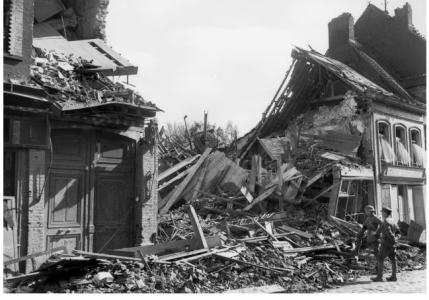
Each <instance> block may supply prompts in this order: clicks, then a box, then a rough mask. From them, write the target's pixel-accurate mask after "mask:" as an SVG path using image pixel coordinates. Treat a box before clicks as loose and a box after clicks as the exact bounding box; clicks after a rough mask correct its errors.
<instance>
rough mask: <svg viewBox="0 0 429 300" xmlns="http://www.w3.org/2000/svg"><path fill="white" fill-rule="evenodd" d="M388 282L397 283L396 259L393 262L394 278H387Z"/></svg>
mask: <svg viewBox="0 0 429 300" xmlns="http://www.w3.org/2000/svg"><path fill="white" fill-rule="evenodd" d="M386 279H387V280H388V281H396V280H397V278H396V259H395V260H393V261H392V276H390V277H388V278H386Z"/></svg>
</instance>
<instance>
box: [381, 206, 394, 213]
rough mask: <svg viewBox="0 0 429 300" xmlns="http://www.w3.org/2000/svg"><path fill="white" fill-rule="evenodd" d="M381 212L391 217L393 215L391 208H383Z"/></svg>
mask: <svg viewBox="0 0 429 300" xmlns="http://www.w3.org/2000/svg"><path fill="white" fill-rule="evenodd" d="M381 212H385V213H388V214H389V215H391V214H392V210H391V209H390V208H388V207H383V208H382V209H381Z"/></svg>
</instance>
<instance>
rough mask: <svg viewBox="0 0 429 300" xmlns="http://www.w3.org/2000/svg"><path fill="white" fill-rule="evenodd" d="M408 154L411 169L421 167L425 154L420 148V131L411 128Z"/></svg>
mask: <svg viewBox="0 0 429 300" xmlns="http://www.w3.org/2000/svg"><path fill="white" fill-rule="evenodd" d="M410 142H411V143H410V153H411V162H412V166H413V167H423V166H424V157H425V153H424V150H423V147H422V139H421V135H420V130H419V129H417V128H412V129H411V130H410Z"/></svg>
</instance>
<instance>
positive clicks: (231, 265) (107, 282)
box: [5, 203, 426, 293]
mask: <svg viewBox="0 0 429 300" xmlns="http://www.w3.org/2000/svg"><path fill="white" fill-rule="evenodd" d="M196 207H197V206H196ZM323 211H325V213H323ZM197 212H198V214H199V215H201V214H200V213H199V211H198V209H197ZM191 218H192V215H189V214H187V213H186V210H185V209H184V207H183V206H182V207H179V208H178V209H175V210H171V211H170V213H169V214H168V215H165V216H163V217H162V218H161V220H160V223H159V231H160V232H159V235H158V236H159V237H160V240H159V242H160V243H159V244H158V245H165V242H166V241H183V240H189V239H191V238H192V237H193V236H194V235H195V227H194V225H193V224H192V220H191ZM198 219H199V224H200V226H201V228H202V232H203V233H204V236H205V238H206V239H209V238H210V237H213V236H217V237H218V238H219V239H220V240H221V242H220V243H218V244H217V245H216V246H214V247H211V248H210V249H200V250H198V251H197V253H195V251H187V252H185V253H183V254H180V252H178V253H172V254H168V255H146V256H144V257H142V258H136V257H119V256H118V257H115V256H109V255H104V254H97V253H81V252H79V251H76V256H70V255H64V254H63V255H57V256H53V257H51V258H50V259H49V260H48V261H47V263H46V264H45V266H42V267H41V268H40V269H39V270H38V271H37V272H36V275H35V277H31V276H30V277H28V278H29V279H26V278H25V277H24V279H23V280H21V281H20V280H16V279H14V280H12V281H10V282H9V283H8V284H6V285H5V286H6V287H7V288H8V289H9V290H10V291H14V292H66V293H70V292H71V293H90V292H91V293H92V292H103V293H109V292H115V293H129V292H134V293H135V292H138V293H214V292H223V291H229V290H234V289H239V288H243V287H249V286H266V285H271V284H277V285H280V286H281V287H282V288H283V289H284V292H306V293H309V292H317V291H320V290H323V289H326V288H330V287H334V286H336V285H340V284H344V283H347V282H353V281H354V280H355V279H356V278H357V277H359V276H361V275H364V274H365V275H367V274H371V273H372V271H373V270H374V266H375V259H374V258H373V256H372V254H371V253H370V251H369V250H368V249H362V251H360V255H359V257H358V259H357V258H356V257H355V256H354V253H353V250H354V240H355V233H357V231H358V230H359V229H360V225H359V224H357V223H350V222H346V221H343V220H340V219H337V218H335V217H329V216H328V215H327V213H326V205H324V204H319V203H315V204H314V205H312V206H310V207H308V209H306V210H303V209H301V208H299V207H293V206H289V207H288V208H287V209H286V210H285V211H284V212H277V213H266V214H262V215H255V214H253V213H249V214H248V215H242V216H231V215H228V213H222V214H214V213H210V214H206V215H205V217H204V218H203V217H200V218H198ZM161 232H162V233H161ZM397 253H398V254H397V257H398V270H399V271H400V272H401V271H406V270H416V269H422V268H425V267H426V260H425V257H426V251H425V248H424V249H420V248H417V247H412V246H409V245H407V244H404V243H399V244H398V250H397ZM385 270H386V272H388V271H389V270H390V263H389V262H385Z"/></svg>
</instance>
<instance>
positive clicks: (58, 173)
mask: <svg viewBox="0 0 429 300" xmlns="http://www.w3.org/2000/svg"><path fill="white" fill-rule="evenodd" d="M51 139H52V151H53V157H52V166H51V170H50V176H49V187H48V188H49V200H48V205H47V241H46V242H47V249H50V248H55V247H59V246H63V245H64V246H65V247H66V249H67V251H68V252H71V251H72V250H73V249H85V248H84V247H85V246H86V245H85V243H84V236H83V234H84V224H85V223H86V222H85V220H86V219H85V218H84V214H83V212H84V210H85V207H86V205H87V202H88V197H87V188H88V185H87V180H88V168H87V165H88V150H89V149H88V135H87V134H86V133H85V132H83V131H77V130H61V131H59V130H58V131H55V130H54V131H53V132H52V136H51Z"/></svg>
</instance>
